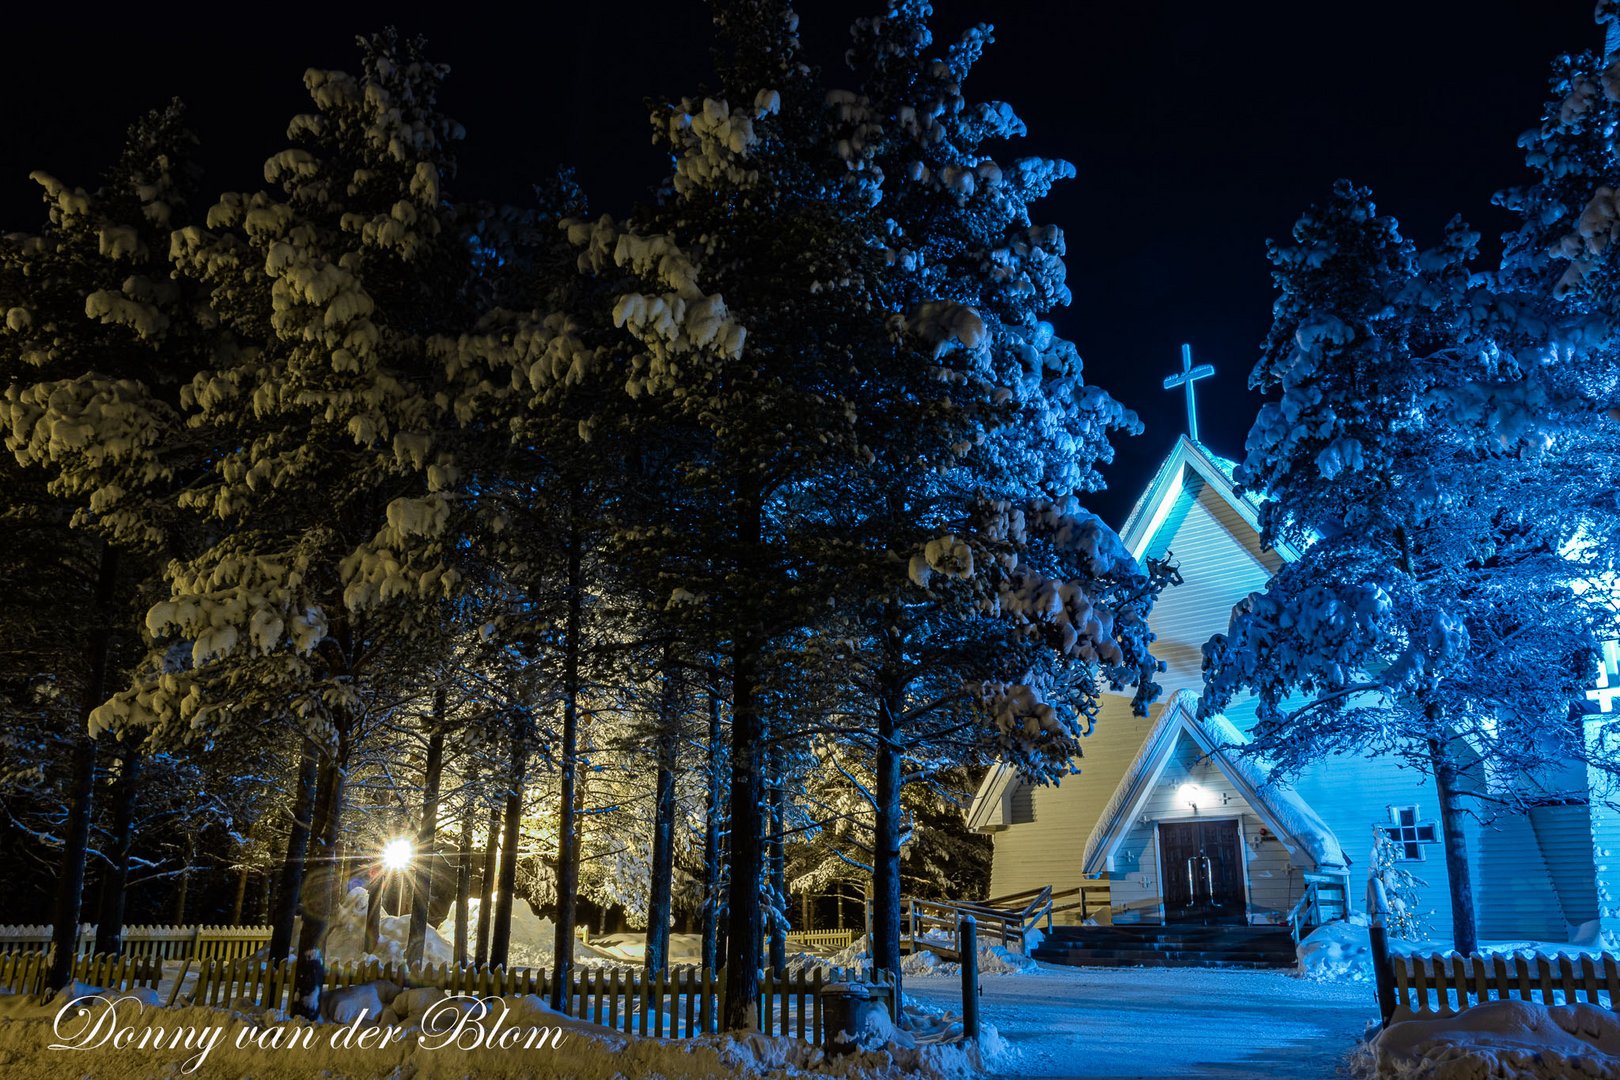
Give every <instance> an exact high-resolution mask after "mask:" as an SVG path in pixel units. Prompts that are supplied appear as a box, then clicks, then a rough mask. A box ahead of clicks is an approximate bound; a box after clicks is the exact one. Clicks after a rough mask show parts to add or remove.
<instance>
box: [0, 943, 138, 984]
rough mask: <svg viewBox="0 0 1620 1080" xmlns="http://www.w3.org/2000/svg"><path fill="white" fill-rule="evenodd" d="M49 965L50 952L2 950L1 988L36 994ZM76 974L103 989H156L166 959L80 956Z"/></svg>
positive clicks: (75, 969)
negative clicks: (3, 951) (146, 987)
mask: <svg viewBox="0 0 1620 1080" xmlns="http://www.w3.org/2000/svg"><path fill="white" fill-rule="evenodd" d="M49 969H50V956H49V954H47V953H43V952H9V953H0V988H4V989H6V990H8V991H10V992H11V993H13V994H36V993H38V992H39V991H40V988H41V987H43V986H44V985H45V976H46V974H47V973H48V972H49ZM73 978H74V979H76V980H77V981H79V982H82V983H87V984H88V985H90V986H97V987H101V988H102V989H104V990H117V991H119V992H123V991H127V990H133V989H134V988H135V987H137V986H149V987H153V988H154V989H155V988H156V987H157V985H158V983H160V982H162V981H163V962H162V961H161V960H153V959H150V958H148V957H138V956H81V957H78V958H76V959H75V960H74V961H73Z"/></svg>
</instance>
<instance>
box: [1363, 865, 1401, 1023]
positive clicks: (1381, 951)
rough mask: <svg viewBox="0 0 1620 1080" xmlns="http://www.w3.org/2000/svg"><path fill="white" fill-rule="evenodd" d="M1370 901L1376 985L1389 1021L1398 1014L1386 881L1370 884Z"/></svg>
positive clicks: (1369, 930) (1369, 937) (1380, 1009)
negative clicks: (1385, 893)
mask: <svg viewBox="0 0 1620 1080" xmlns="http://www.w3.org/2000/svg"><path fill="white" fill-rule="evenodd" d="M1367 901H1368V904H1367V906H1368V907H1369V908H1371V909H1372V910H1371V912H1370V914H1371V915H1372V923H1371V924H1370V925H1369V926H1368V927H1367V944H1368V946H1369V947H1370V948H1371V950H1372V968H1373V985H1374V986H1376V987H1377V989H1378V1012H1379V1014H1380V1015H1382V1016H1383V1018H1384V1023H1386V1024H1387V1023H1389V1022H1390V1020H1391V1019H1392V1018H1393V1017H1394V1015H1395V969H1394V968H1393V967H1392V966H1391V964H1390V960H1389V929H1388V928H1387V927H1386V926H1385V925H1384V918H1385V916H1387V915H1388V914H1389V901H1388V899H1387V898H1386V897H1385V895H1384V883H1383V882H1382V881H1380V880H1378V879H1377V878H1373V879H1371V880H1370V881H1368V883H1367Z"/></svg>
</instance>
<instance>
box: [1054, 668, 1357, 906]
mask: <svg viewBox="0 0 1620 1080" xmlns="http://www.w3.org/2000/svg"><path fill="white" fill-rule="evenodd" d="M1182 737H1186V738H1188V739H1190V740H1192V742H1193V744H1194V745H1196V746H1197V747H1198V749H1199V750H1200V751H1201V752H1203V754H1204V755H1205V756H1207V757H1208V758H1209V759H1210V760H1211V761H1212V762H1213V763H1214V765H1215V767H1216V768H1217V769H1219V770H1220V771H1221V772H1222V773H1223V774H1224V775H1225V776H1226V778H1227V780H1228V781H1230V782H1231V784H1232V786H1233V787H1234V788H1236V789H1237V790H1238V792H1239V793H1240V794H1241V795H1242V796H1243V799H1244V801H1245V802H1247V803H1248V804H1249V806H1250V808H1251V809H1253V810H1254V812H1255V814H1256V815H1257V816H1258V817H1259V818H1260V819H1261V820H1262V821H1263V822H1265V824H1266V827H1267V828H1269V829H1270V830H1271V831H1272V832H1273V833H1274V834H1276V836H1277V837H1278V839H1280V840H1281V841H1282V842H1283V844H1284V846H1286V847H1287V848H1288V851H1289V854H1290V855H1292V856H1300V855H1303V856H1304V860H1305V861H1306V862H1308V864H1309V865H1308V867H1307V869H1311V870H1330V869H1340V868H1343V867H1345V866H1348V865H1349V861H1348V860H1347V859H1346V858H1345V855H1344V849H1343V848H1341V847H1340V846H1339V840H1338V837H1337V836H1335V835H1334V833H1333V830H1332V829H1330V828H1329V827H1328V825H1327V823H1326V822H1324V821H1323V820H1322V819H1321V818H1320V817H1319V816H1318V815H1317V813H1316V811H1314V810H1312V809H1311V808H1310V806H1309V805H1307V804H1306V802H1305V801H1304V800H1303V799H1301V798H1300V797H1299V796H1298V795H1296V794H1295V793H1294V792H1292V791H1290V790H1288V789H1287V788H1283V787H1280V786H1278V785H1276V784H1273V783H1272V782H1271V781H1270V780H1269V779H1268V778H1267V775H1266V774H1267V770H1266V767H1265V764H1264V762H1262V761H1260V760H1258V759H1256V758H1255V757H1254V756H1252V755H1249V754H1245V753H1242V752H1241V748H1242V747H1243V746H1244V745H1246V744H1247V742H1248V739H1247V738H1245V737H1244V735H1243V733H1242V732H1240V731H1238V729H1237V728H1236V727H1234V726H1233V725H1232V723H1231V721H1229V720H1227V719H1226V717H1224V716H1221V715H1219V714H1217V715H1215V716H1210V717H1206V718H1205V719H1202V720H1200V719H1199V718H1198V695H1197V694H1195V693H1193V692H1192V691H1191V690H1180V691H1177V692H1176V693H1175V694H1173V695H1172V696H1171V698H1170V700H1169V702H1167V703H1166V704H1165V707H1164V709H1163V711H1162V712H1160V714H1159V719H1158V721H1157V722H1156V723H1155V724H1154V725H1153V730H1152V731H1151V732H1149V733H1148V737H1147V739H1146V740H1144V741H1143V743H1142V749H1141V750H1140V751H1138V752H1137V755H1136V758H1135V760H1133V761H1132V762H1131V766H1130V768H1129V769H1127V770H1126V772H1125V776H1124V777H1123V778H1122V779H1121V780H1120V782H1119V786H1118V787H1116V788H1115V789H1114V794H1113V797H1112V798H1110V799H1109V800H1108V805H1107V806H1105V807H1104V808H1103V812H1102V814H1101V816H1100V817H1099V818H1098V819H1097V824H1096V825H1095V826H1094V827H1093V828H1092V830H1091V835H1090V836H1089V837H1087V838H1086V847H1085V853H1084V854H1083V855H1082V857H1081V873H1083V874H1085V875H1087V876H1094V875H1098V874H1103V873H1106V872H1107V871H1108V870H1110V869H1112V866H1111V865H1110V864H1111V863H1112V860H1113V856H1114V852H1115V851H1116V850H1117V849H1118V847H1119V845H1120V843H1121V842H1122V841H1123V840H1124V839H1125V836H1126V834H1127V833H1128V832H1129V831H1130V829H1131V826H1132V825H1133V824H1135V822H1136V820H1137V817H1138V815H1140V814H1141V813H1142V808H1143V805H1144V804H1145V803H1146V802H1147V799H1148V796H1149V795H1151V794H1152V791H1153V788H1154V787H1155V786H1156V784H1157V783H1158V780H1159V777H1160V775H1161V774H1162V773H1163V772H1164V767H1165V765H1166V764H1168V762H1169V761H1170V757H1171V754H1172V753H1173V752H1174V750H1175V747H1176V743H1177V742H1178V741H1179V740H1180V739H1181V738H1182Z"/></svg>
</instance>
